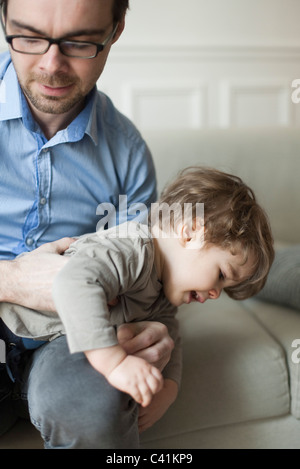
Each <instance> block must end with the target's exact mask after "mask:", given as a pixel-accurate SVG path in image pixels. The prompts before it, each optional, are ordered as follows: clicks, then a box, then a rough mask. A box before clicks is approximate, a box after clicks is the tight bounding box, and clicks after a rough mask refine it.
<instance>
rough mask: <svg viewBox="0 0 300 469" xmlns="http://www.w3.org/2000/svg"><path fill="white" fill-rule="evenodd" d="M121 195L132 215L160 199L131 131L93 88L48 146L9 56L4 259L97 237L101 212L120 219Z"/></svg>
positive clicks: (1, 129) (0, 196)
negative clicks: (105, 208) (69, 239)
mask: <svg viewBox="0 0 300 469" xmlns="http://www.w3.org/2000/svg"><path fill="white" fill-rule="evenodd" d="M120 195H121V196H124V197H123V199H122V200H123V202H122V205H124V200H125V201H126V202H127V206H128V207H132V206H133V204H136V203H142V204H146V205H147V206H148V207H149V205H150V203H151V202H154V201H155V199H156V182H155V171H154V166H153V162H152V158H151V155H150V153H149V150H148V148H147V146H146V144H145V142H144V141H143V139H142V138H141V136H140V134H139V133H138V131H137V130H136V128H135V127H134V126H133V124H132V123H131V122H130V121H129V120H128V119H127V118H126V117H125V116H123V115H122V114H120V113H119V112H118V111H117V110H116V108H115V107H114V106H113V104H112V102H111V101H110V100H109V99H108V97H107V96H105V95H104V94H103V93H100V92H99V91H97V90H96V88H95V89H94V90H93V91H92V92H91V93H90V94H89V96H88V98H87V102H86V106H85V108H84V109H83V111H82V112H81V113H80V114H79V115H78V116H77V117H76V118H75V120H74V121H73V122H72V123H71V124H70V125H69V126H68V127H67V128H66V129H64V130H61V131H59V132H57V134H56V135H55V136H54V137H52V138H51V139H50V140H47V139H46V138H45V136H44V135H43V133H42V131H41V130H40V128H39V126H38V125H37V123H36V122H35V121H34V120H33V118H32V115H31V112H30V110H29V107H28V105H27V101H26V99H25V97H24V95H23V93H22V91H21V89H20V86H19V84H18V80H17V77H16V72H15V70H14V67H13V64H12V62H11V59H10V55H9V54H8V53H4V54H1V55H0V259H13V258H14V257H15V256H16V255H18V254H20V253H22V252H24V251H31V250H33V249H35V248H36V247H38V246H40V245H41V244H43V243H45V242H49V241H53V240H56V239H59V238H61V237H64V236H79V235H81V234H84V233H88V232H92V231H95V230H96V227H97V223H98V222H99V213H101V210H100V211H99V210H98V211H97V207H98V206H99V204H103V203H109V204H111V206H113V207H116V209H117V211H118V208H119V201H120V197H119V196H120ZM125 196H126V198H125ZM129 211H130V210H129ZM125 218H126V216H125ZM129 218H130V216H128V219H129ZM116 220H117V222H118V221H120V220H119V219H118V217H116ZM122 221H125V219H124V213H123V216H122Z"/></svg>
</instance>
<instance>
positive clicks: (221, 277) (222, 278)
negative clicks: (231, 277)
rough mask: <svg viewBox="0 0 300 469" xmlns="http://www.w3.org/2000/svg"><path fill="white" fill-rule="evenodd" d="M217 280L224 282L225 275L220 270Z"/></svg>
mask: <svg viewBox="0 0 300 469" xmlns="http://www.w3.org/2000/svg"><path fill="white" fill-rule="evenodd" d="M219 279H220V280H225V275H224V274H223V272H222V271H221V270H220V273H219Z"/></svg>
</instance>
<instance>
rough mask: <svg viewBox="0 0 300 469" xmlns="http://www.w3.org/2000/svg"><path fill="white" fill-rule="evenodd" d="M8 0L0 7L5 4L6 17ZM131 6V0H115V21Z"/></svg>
mask: <svg viewBox="0 0 300 469" xmlns="http://www.w3.org/2000/svg"><path fill="white" fill-rule="evenodd" d="M7 4H8V0H0V7H2V6H3V14H4V18H5V17H6V12H7ZM128 8H129V0H114V6H113V12H112V13H113V19H114V23H118V22H119V21H121V20H122V18H123V17H124V16H125V14H126V11H127V10H128Z"/></svg>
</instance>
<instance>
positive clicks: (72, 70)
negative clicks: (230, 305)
mask: <svg viewBox="0 0 300 469" xmlns="http://www.w3.org/2000/svg"><path fill="white" fill-rule="evenodd" d="M2 7H3V15H2V19H3V28H4V31H5V36H6V40H7V42H8V44H9V53H5V54H3V55H2V56H0V85H1V88H0V91H1V93H0V95H1V96H2V97H3V96H4V99H2V100H1V104H0V155H1V159H0V223H1V233H0V259H1V260H0V278H1V282H0V301H6V302H9V303H18V304H21V305H23V306H27V307H29V308H34V309H39V310H44V311H48V312H49V314H52V313H51V311H53V310H54V304H53V301H52V296H51V288H52V282H53V278H54V276H55V275H56V273H57V272H58V271H59V270H60V269H61V267H62V266H63V265H64V263H65V262H66V260H65V258H64V257H63V256H60V255H59V254H62V253H63V252H64V251H65V250H66V249H67V248H68V246H69V245H70V243H71V242H72V237H73V236H79V235H81V234H84V233H86V232H91V231H94V230H95V229H96V225H97V222H98V221H99V216H98V215H97V207H98V206H99V204H101V203H103V202H109V203H111V204H113V205H114V206H115V207H117V209H118V200H119V195H120V194H123V195H126V197H127V201H128V205H130V204H133V203H144V204H146V205H147V206H149V204H150V203H151V202H153V201H154V200H155V197H156V190H155V173H154V168H153V163H152V159H151V156H150V154H149V151H148V149H147V146H146V145H145V143H144V141H143V140H142V138H141V136H140V134H139V133H138V132H137V130H136V129H135V128H134V126H133V125H132V124H131V123H130V122H129V121H128V120H127V119H126V118H125V117H124V116H122V115H121V114H120V113H119V112H118V111H117V110H116V109H115V108H114V106H113V105H112V103H111V102H110V100H109V99H108V98H107V97H106V96H105V95H103V94H102V93H99V92H97V91H96V89H95V83H96V81H97V80H98V78H99V76H100V75H101V73H102V71H103V69H104V66H105V63H106V59H107V57H108V54H109V51H110V48H111V46H112V44H113V43H115V42H116V41H117V40H118V38H119V37H120V35H121V33H122V31H123V29H124V23H125V20H124V18H125V13H126V10H127V8H128V2H127V1H126V0H52V1H51V2H49V1H48V0H4V1H2ZM3 101H4V102H3ZM118 211H119V213H118V216H119V220H120V219H121V218H122V217H124V213H122V211H121V208H119V210H118ZM63 236H67V238H62V237H63ZM57 240H58V241H57ZM23 252H29V254H27V255H25V256H21V257H16V256H18V255H19V254H21V253H23ZM83 314H84V312H83ZM0 321H1V320H0ZM0 337H1V338H3V339H5V340H6V344H7V352H8V354H7V365H8V370H9V373H10V374H11V378H13V379H14V380H15V385H14V388H13V392H11V384H10V383H11V381H10V380H9V379H8V377H7V374H6V369H3V367H2V368H1V369H0V433H3V432H4V431H5V430H6V429H7V428H9V426H11V425H12V424H13V423H14V422H15V420H16V418H17V416H18V415H20V412H23V411H24V408H25V409H26V408H27V407H26V406H27V401H28V407H29V413H30V418H31V420H32V422H33V423H34V425H35V426H36V427H37V428H38V429H39V430H40V432H41V435H42V436H43V438H44V441H45V446H46V447H47V448H134V447H138V424H137V418H138V407H137V405H136V404H135V403H134V402H133V401H132V399H130V398H129V396H127V395H125V394H122V393H120V392H119V391H116V390H114V389H113V388H111V386H110V385H109V384H108V383H107V382H106V381H105V379H104V378H103V377H102V376H101V375H100V374H99V373H97V372H95V371H94V370H93V369H92V368H91V367H90V366H89V365H88V363H87V361H86V359H85V358H84V356H83V355H82V354H74V355H70V353H69V350H68V347H67V345H66V340H65V337H59V338H57V339H55V340H53V341H52V342H50V343H45V344H43V343H36V342H34V341H24V340H20V339H19V338H18V337H17V336H12V335H11V334H10V331H9V330H8V329H7V328H6V326H5V325H4V323H3V322H0ZM118 340H119V342H120V343H121V344H122V345H123V347H124V348H125V349H126V350H127V353H132V354H136V355H139V356H143V357H144V358H145V359H147V360H148V361H149V362H152V363H155V364H156V365H157V366H158V367H159V368H160V369H163V368H164V366H165V365H166V363H167V362H168V360H169V358H170V354H171V350H172V347H173V343H172V341H171V339H170V338H169V336H168V334H167V331H166V328H165V327H164V326H163V325H161V324H159V323H147V322H143V323H136V324H131V325H126V326H123V327H122V328H121V329H120V330H119V334H118ZM20 395H21V396H22V398H23V404H24V405H21V401H20ZM140 422H141V421H140ZM139 427H140V429H143V428H145V424H143V423H140V424H139Z"/></svg>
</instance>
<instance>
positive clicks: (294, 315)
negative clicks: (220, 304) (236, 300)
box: [243, 298, 300, 419]
mask: <svg viewBox="0 0 300 469" xmlns="http://www.w3.org/2000/svg"><path fill="white" fill-rule="evenodd" d="M243 306H244V307H245V308H246V309H247V311H249V313H251V314H252V315H253V317H255V318H256V319H257V321H258V322H259V323H260V324H262V326H263V327H264V328H265V329H266V330H267V331H269V333H270V334H271V335H272V337H274V339H275V340H276V341H277V342H278V343H279V344H281V346H282V347H283V349H284V351H285V356H286V359H285V360H286V363H287V365H288V372H289V382H290V393H291V413H292V415H293V416H294V417H296V418H297V419H300V379H299V378H300V360H299V343H300V328H299V322H300V316H299V311H297V310H295V309H293V308H290V307H284V306H282V305H278V304H277V305H276V304H273V303H268V302H264V301H260V300H258V299H257V298H251V299H250V300H247V301H244V302H243Z"/></svg>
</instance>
